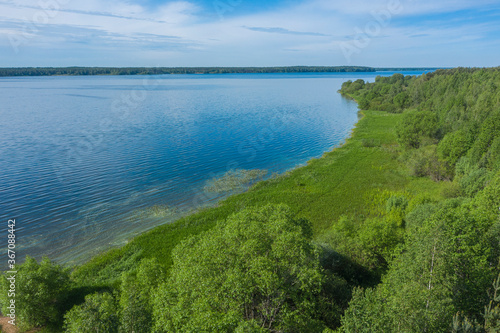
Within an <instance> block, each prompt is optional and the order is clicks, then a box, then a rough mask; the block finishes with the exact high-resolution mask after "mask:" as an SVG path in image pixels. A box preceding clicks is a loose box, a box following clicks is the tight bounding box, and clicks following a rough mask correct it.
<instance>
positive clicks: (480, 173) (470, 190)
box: [459, 168, 492, 197]
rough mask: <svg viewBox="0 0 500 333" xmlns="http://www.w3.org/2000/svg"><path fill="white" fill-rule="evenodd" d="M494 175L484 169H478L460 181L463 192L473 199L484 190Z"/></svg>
mask: <svg viewBox="0 0 500 333" xmlns="http://www.w3.org/2000/svg"><path fill="white" fill-rule="evenodd" d="M491 176H492V173H491V172H490V171H488V170H486V169H483V168H476V169H474V170H472V171H471V172H470V173H469V174H468V175H466V176H464V177H462V178H461V179H460V181H459V184H460V187H461V189H462V192H463V193H465V194H466V195H467V196H469V197H473V196H474V195H476V193H478V192H479V191H480V190H482V189H483V188H484V187H485V186H486V184H487V182H488V181H489V180H490V179H491Z"/></svg>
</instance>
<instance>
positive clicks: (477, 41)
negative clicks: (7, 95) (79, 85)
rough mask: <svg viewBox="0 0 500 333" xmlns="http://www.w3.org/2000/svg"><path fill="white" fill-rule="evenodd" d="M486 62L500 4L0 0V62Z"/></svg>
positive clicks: (451, 0)
mask: <svg viewBox="0 0 500 333" xmlns="http://www.w3.org/2000/svg"><path fill="white" fill-rule="evenodd" d="M295 65H304V66H344V65H352V66H355V65H356V66H372V67H456V66H465V67H492V66H499V65H500V0H494V1H493V0H440V1H438V0H338V1H336V0H275V1H273V0H269V1H264V0H186V1H184V0H181V1H177V0H173V1H170V0H142V1H141V0H85V1H81V0H80V1H77V0H0V67H31V66H34V67H43V66H51V67H62V66H111V67H129V66H134V67H157V66H165V67H180V66H190V67H193V66H204V67H209V66H295Z"/></svg>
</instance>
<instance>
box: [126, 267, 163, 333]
mask: <svg viewBox="0 0 500 333" xmlns="http://www.w3.org/2000/svg"><path fill="white" fill-rule="evenodd" d="M165 278H166V273H165V270H164V269H163V267H162V266H161V265H160V264H159V263H158V261H157V260H156V259H154V258H153V259H143V260H141V261H140V263H139V266H138V267H137V269H136V270H134V271H130V272H127V273H124V275H123V277H122V283H121V287H120V291H121V292H120V308H121V316H120V331H121V332H130V333H132V332H150V331H151V328H152V322H153V305H152V292H153V291H154V290H155V288H156V287H157V286H158V285H159V284H160V283H163V282H164V281H165Z"/></svg>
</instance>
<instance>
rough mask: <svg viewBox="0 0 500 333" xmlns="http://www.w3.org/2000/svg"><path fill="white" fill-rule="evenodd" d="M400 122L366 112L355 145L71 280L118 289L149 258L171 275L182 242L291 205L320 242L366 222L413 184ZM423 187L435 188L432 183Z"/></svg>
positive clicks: (90, 265) (147, 236)
mask: <svg viewBox="0 0 500 333" xmlns="http://www.w3.org/2000/svg"><path fill="white" fill-rule="evenodd" d="M400 117H401V115H400V114H391V113H386V112H380V111H364V112H363V118H362V119H360V121H359V122H358V124H357V126H356V128H355V129H354V131H353V135H352V137H351V138H349V139H348V140H347V141H346V143H345V144H344V145H343V146H342V147H340V148H336V149H334V150H333V151H331V152H328V153H325V154H324V155H323V157H321V158H318V159H312V160H310V161H309V162H308V164H307V165H306V166H303V167H300V168H297V169H294V170H291V171H289V172H287V173H285V174H283V175H280V176H278V177H275V178H271V179H269V180H265V181H261V182H259V183H257V184H255V185H254V186H252V188H251V189H250V190H248V191H246V192H244V193H241V194H238V195H233V196H231V197H229V198H228V199H226V200H224V201H222V202H220V203H219V204H218V205H217V206H216V207H212V208H207V209H203V210H201V211H199V212H197V213H194V214H191V215H189V216H186V217H184V218H181V219H180V220H178V221H176V222H174V223H171V224H165V225H162V226H159V227H157V228H155V229H153V230H151V231H149V232H146V233H144V234H142V235H140V236H138V237H136V238H135V239H133V240H132V241H131V242H129V243H128V244H127V245H125V246H124V247H122V248H119V249H114V250H110V251H108V252H106V253H103V254H102V255H99V256H97V257H94V258H93V259H91V260H90V261H89V262H87V263H86V264H84V265H80V266H78V267H76V269H75V271H74V273H73V274H74V277H75V278H76V279H77V280H79V281H82V283H85V284H87V283H98V284H109V283H113V282H114V281H116V280H117V279H118V278H119V277H120V275H121V273H122V272H124V271H127V270H129V269H131V268H133V267H134V265H136V263H137V262H138V261H139V260H140V259H141V258H144V257H155V258H157V259H158V260H159V261H160V262H162V263H163V264H164V265H165V267H166V268H167V269H168V268H169V267H170V265H171V264H172V261H171V257H170V254H171V251H172V249H173V248H174V247H175V246H176V245H177V244H179V242H181V241H182V240H183V239H185V238H187V237H189V236H192V235H196V234H199V233H201V232H204V231H206V230H209V229H211V228H212V227H213V226H214V225H215V224H216V222H217V221H220V220H224V219H225V218H227V217H228V216H229V215H231V214H233V213H235V212H237V211H240V210H241V209H243V208H246V207H252V206H264V205H266V204H268V203H276V204H278V203H283V204H286V205H288V206H290V207H291V209H292V210H293V211H294V212H295V213H296V215H297V217H303V218H306V219H308V220H309V221H311V223H312V225H313V228H314V233H315V236H316V237H317V238H319V237H320V236H321V235H322V233H323V232H325V231H326V230H327V229H328V228H330V227H331V226H332V225H333V224H334V223H336V221H337V220H338V219H339V217H341V216H345V215H349V216H351V217H352V218H353V219H354V220H355V221H356V220H359V221H361V220H363V219H365V218H366V217H369V216H371V215H372V214H373V211H372V210H371V209H370V207H369V205H368V204H367V198H370V197H372V196H373V193H380V192H381V191H402V190H404V189H405V188H406V186H408V185H410V183H412V182H413V181H416V180H415V179H412V177H410V176H409V175H408V173H407V172H406V170H405V168H404V167H403V166H402V165H401V162H400V161H398V159H397V157H398V150H397V145H396V134H395V127H396V123H397V122H398V120H399V118H400ZM367 142H369V143H372V142H375V143H376V144H367ZM418 182H420V180H419V181H416V183H415V184H413V185H412V186H410V188H412V189H413V190H415V192H418V189H419V188H420V187H421V185H420V184H418ZM423 185H425V186H428V187H431V188H434V187H435V186H436V185H434V184H430V183H428V182H426V184H423ZM433 191H434V189H433ZM435 192H436V193H438V192H439V191H438V190H435Z"/></svg>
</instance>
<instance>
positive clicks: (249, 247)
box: [154, 205, 323, 332]
mask: <svg viewBox="0 0 500 333" xmlns="http://www.w3.org/2000/svg"><path fill="white" fill-rule="evenodd" d="M311 236H312V231H311V228H310V225H309V224H308V223H307V222H305V221H304V220H297V219H294V218H292V216H291V214H290V210H289V209H288V208H286V207H285V206H280V205H278V206H273V205H268V206H265V207H262V208H259V209H246V210H243V211H241V212H240V213H237V214H235V215H233V216H231V217H230V218H229V219H228V220H227V221H226V223H224V224H218V225H217V227H216V228H214V229H213V230H210V231H208V232H206V233H204V234H203V235H201V236H199V237H192V238H190V239H188V240H186V241H184V242H182V243H181V244H180V245H179V246H178V247H176V248H175V250H174V252H173V257H174V266H173V267H172V269H171V273H170V274H171V275H170V279H169V281H168V283H166V284H163V285H162V286H161V287H160V289H159V290H158V291H157V293H156V296H155V301H154V303H155V306H154V317H155V328H156V330H157V331H196V332H213V331H217V332H229V331H233V330H235V329H236V328H237V327H238V326H239V323H240V322H241V321H242V320H253V321H256V322H257V323H258V325H259V326H261V327H265V328H267V329H269V330H284V331H288V332H296V331H301V332H306V331H311V332H313V331H315V327H316V329H317V327H321V324H320V323H319V322H318V321H317V320H315V319H314V309H315V305H314V304H315V298H316V296H317V295H318V294H319V293H320V291H321V288H322V283H323V275H322V272H321V269H320V267H319V261H318V257H317V254H316V253H315V251H314V249H313V247H312V246H311V245H310V239H311ZM250 326H251V325H250Z"/></svg>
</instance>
